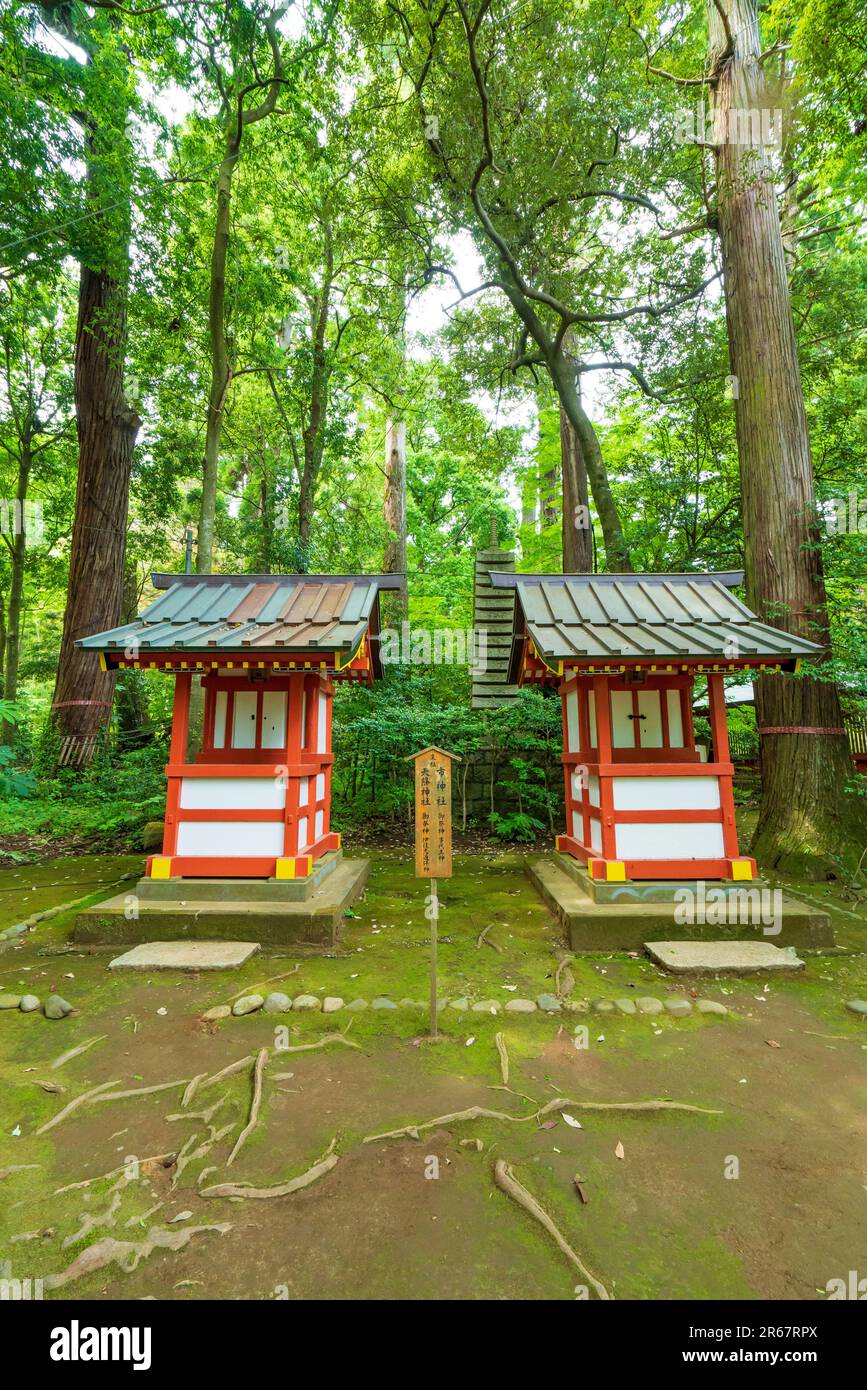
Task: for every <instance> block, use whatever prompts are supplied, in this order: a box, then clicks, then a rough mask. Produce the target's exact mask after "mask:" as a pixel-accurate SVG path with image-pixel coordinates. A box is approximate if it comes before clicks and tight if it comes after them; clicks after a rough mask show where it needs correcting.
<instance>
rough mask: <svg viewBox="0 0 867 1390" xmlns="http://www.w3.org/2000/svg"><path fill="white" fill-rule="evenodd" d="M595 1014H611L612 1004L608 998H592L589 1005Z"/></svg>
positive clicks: (612, 1010) (612, 1011)
mask: <svg viewBox="0 0 867 1390" xmlns="http://www.w3.org/2000/svg"><path fill="white" fill-rule="evenodd" d="M590 1007H591V1009H592V1010H593V1012H594V1013H595V1014H613V1013H614V1004H613V1002H612V1001H611V1000H610V999H594V1000H593V1003H592V1004H591V1005H590Z"/></svg>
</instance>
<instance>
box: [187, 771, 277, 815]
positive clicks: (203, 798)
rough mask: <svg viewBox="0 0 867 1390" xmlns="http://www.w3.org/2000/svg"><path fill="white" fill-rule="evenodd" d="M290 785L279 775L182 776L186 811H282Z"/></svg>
mask: <svg viewBox="0 0 867 1390" xmlns="http://www.w3.org/2000/svg"><path fill="white" fill-rule="evenodd" d="M285 805H286V787H285V784H284V782H283V779H282V778H279V777H182V778H181V809H182V810H185V811H282V809H283V807H284V806H285Z"/></svg>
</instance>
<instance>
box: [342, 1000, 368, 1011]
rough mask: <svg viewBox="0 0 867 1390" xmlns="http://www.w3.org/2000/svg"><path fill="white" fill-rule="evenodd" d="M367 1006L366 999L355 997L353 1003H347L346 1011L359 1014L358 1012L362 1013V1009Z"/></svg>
mask: <svg viewBox="0 0 867 1390" xmlns="http://www.w3.org/2000/svg"><path fill="white" fill-rule="evenodd" d="M366 1008H367V1000H366V999H353V1001H352V1003H351V1004H347V1005H346V1012H347V1013H350V1014H358V1013H361V1010H362V1009H366Z"/></svg>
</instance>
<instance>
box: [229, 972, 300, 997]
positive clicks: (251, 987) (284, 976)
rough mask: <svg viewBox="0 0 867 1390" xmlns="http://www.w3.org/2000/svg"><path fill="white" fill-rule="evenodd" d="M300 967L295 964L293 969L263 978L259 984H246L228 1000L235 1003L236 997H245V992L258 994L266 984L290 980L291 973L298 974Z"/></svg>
mask: <svg viewBox="0 0 867 1390" xmlns="http://www.w3.org/2000/svg"><path fill="white" fill-rule="evenodd" d="M300 969H301V966H300V965H293V967H292V969H291V970H284V971H283V974H282V975H272V976H271V978H270V979H269V980H261V981H260V982H259V984H258V985H245V986H244V988H243V989H239V990H238V993H237V994H233V995H232V997H231V999H229V1000H228V1002H229V1003H230V1004H234V1002H235V1000H236V999H243V997H244V995H245V994H258V993H260V992H261V991H262V989H264V987H265V985H276V984H277V982H278V980H288V979H289V976H290V975H297V974H298V971H299V970H300Z"/></svg>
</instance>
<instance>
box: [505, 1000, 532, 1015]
mask: <svg viewBox="0 0 867 1390" xmlns="http://www.w3.org/2000/svg"><path fill="white" fill-rule="evenodd" d="M535 1012H536V1005H535V1003H534V1002H533V1000H532V999H510V1000H509V1002H508V1004H507V1005H506V1013H507V1014H534V1013H535Z"/></svg>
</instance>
